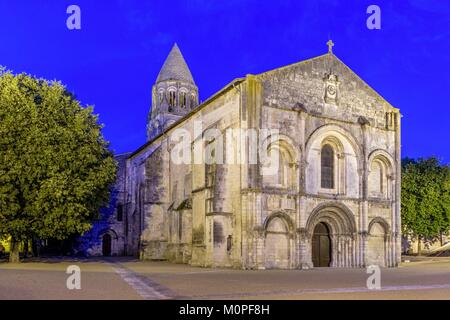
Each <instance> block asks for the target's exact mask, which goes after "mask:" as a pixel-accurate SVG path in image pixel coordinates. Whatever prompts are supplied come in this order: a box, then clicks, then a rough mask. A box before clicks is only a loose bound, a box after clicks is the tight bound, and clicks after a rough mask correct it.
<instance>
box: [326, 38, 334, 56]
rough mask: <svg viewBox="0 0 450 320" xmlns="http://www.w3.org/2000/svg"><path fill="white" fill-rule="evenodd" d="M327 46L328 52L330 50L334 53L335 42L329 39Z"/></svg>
mask: <svg viewBox="0 0 450 320" xmlns="http://www.w3.org/2000/svg"><path fill="white" fill-rule="evenodd" d="M327 46H328V52H329V53H333V46H334V43H333V41H332V40H328V42H327Z"/></svg>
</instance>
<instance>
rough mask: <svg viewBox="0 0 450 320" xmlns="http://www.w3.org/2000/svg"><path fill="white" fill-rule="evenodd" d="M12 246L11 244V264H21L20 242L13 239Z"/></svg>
mask: <svg viewBox="0 0 450 320" xmlns="http://www.w3.org/2000/svg"><path fill="white" fill-rule="evenodd" d="M10 244H11V246H10V248H9V262H11V263H19V262H20V258H19V245H20V242H19V241H17V240H15V239H12V238H11V242H10Z"/></svg>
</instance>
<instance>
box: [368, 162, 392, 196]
mask: <svg viewBox="0 0 450 320" xmlns="http://www.w3.org/2000/svg"><path fill="white" fill-rule="evenodd" d="M391 168H392V167H391V165H390V161H389V160H388V159H386V158H385V157H384V156H380V155H378V156H376V157H374V159H373V160H372V162H371V163H370V167H369V176H368V193H369V196H370V197H374V198H384V199H389V198H390V192H391V190H390V189H391V186H390V179H389V177H390V174H391V172H392V169H391Z"/></svg>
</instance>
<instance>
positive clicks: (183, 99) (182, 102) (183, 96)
mask: <svg viewBox="0 0 450 320" xmlns="http://www.w3.org/2000/svg"><path fill="white" fill-rule="evenodd" d="M186 105H187V101H186V92H180V107H181V108H186Z"/></svg>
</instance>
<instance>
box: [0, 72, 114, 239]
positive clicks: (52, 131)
mask: <svg viewBox="0 0 450 320" xmlns="http://www.w3.org/2000/svg"><path fill="white" fill-rule="evenodd" d="M92 111H93V109H92V107H87V108H83V107H82V106H81V105H80V103H79V101H77V100H76V99H75V97H74V96H73V95H72V94H71V93H69V92H68V91H67V90H66V88H65V87H64V86H63V85H62V84H61V83H59V82H56V81H47V80H44V79H37V78H35V77H32V76H29V75H27V74H19V75H13V74H12V73H10V72H5V71H4V70H1V69H0V238H1V237H8V236H10V237H11V238H12V241H15V242H17V241H22V240H25V239H29V238H30V237H39V238H43V239H47V238H55V239H60V240H62V239H65V238H66V237H68V236H70V235H72V234H77V233H83V232H85V231H87V230H89V229H90V227H91V221H92V220H93V219H94V218H95V217H96V215H97V212H98V211H99V209H100V207H101V206H102V205H104V204H106V203H107V201H108V198H109V187H110V185H111V184H112V183H113V181H114V179H115V171H116V163H115V160H114V158H113V155H112V153H111V152H110V151H109V149H108V143H107V142H106V141H105V140H104V138H103V136H102V133H101V128H102V126H101V125H100V124H98V117H97V116H96V115H94V114H93V113H92Z"/></svg>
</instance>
